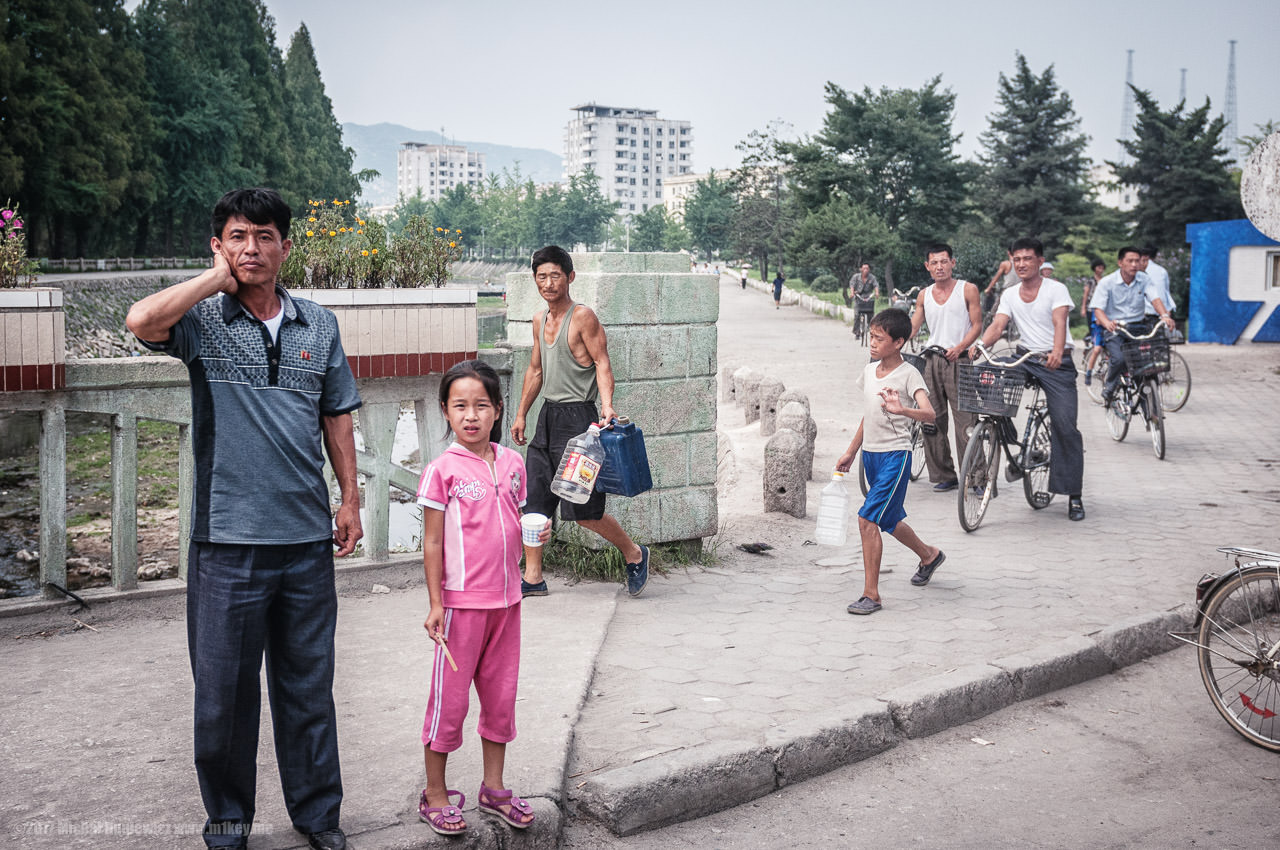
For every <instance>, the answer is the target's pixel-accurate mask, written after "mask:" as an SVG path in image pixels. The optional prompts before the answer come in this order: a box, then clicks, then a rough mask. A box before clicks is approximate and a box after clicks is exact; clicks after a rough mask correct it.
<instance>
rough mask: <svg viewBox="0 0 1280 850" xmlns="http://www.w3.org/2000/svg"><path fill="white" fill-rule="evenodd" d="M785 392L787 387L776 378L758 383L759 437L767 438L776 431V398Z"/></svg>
mask: <svg viewBox="0 0 1280 850" xmlns="http://www.w3.org/2000/svg"><path fill="white" fill-rule="evenodd" d="M786 391H787V387H786V385H785V384H783V383H782V381H779V380H778V379H777V378H768V377H766V378H765V379H764V380H762V381H761V382H760V389H759V391H758V392H759V395H760V435H761V436H762V437H769V436H772V435H773V432H774V431H776V430H778V425H777V417H778V398H779V397H780V396H781V395H782V394H783V393H784V392H786Z"/></svg>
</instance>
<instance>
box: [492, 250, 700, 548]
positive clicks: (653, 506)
mask: <svg viewBox="0 0 1280 850" xmlns="http://www.w3.org/2000/svg"><path fill="white" fill-rule="evenodd" d="M572 256H573V265H574V271H575V273H576V277H575V279H574V282H573V283H572V284H571V285H570V287H569V295H570V297H572V298H573V300H574V301H576V302H578V303H580V304H583V305H585V306H587V307H590V308H591V309H592V310H594V311H595V313H596V315H597V316H599V317H600V321H601V323H602V324H603V325H604V327H605V333H606V334H607V335H608V340H609V361H610V363H611V365H612V366H613V374H614V378H615V380H616V384H617V386H616V389H615V391H614V396H613V406H614V409H615V410H617V411H618V413H619V414H620V415H622V416H629V417H630V418H631V419H632V421H634V422H635V423H636V425H637V426H638V427H640V428H641V429H643V430H644V438H645V448H646V449H647V451H648V454H649V467H650V470H651V472H652V474H653V489H652V490H650V491H649V492H648V493H643V494H641V495H639V496H636V497H635V498H632V499H627V498H624V497H621V496H610V497H609V502H608V505H609V506H608V509H607V510H608V512H609V513H610V514H612V515H613V516H615V517H617V518H618V521H619V522H621V523H622V525H623V527H624V528H626V529H627V531H628V532H629V533H630V534H631V535H632V536H634V537H636V538H637V539H639V540H640V541H641V542H656V543H663V542H670V541H676V540H691V539H700V538H704V537H710V536H711V535H713V534H715V532H716V528H717V525H718V521H719V516H718V512H717V505H716V368H717V367H716V346H717V337H716V320H717V319H718V318H719V316H720V291H719V287H718V285H717V281H716V279H715V278H708V277H707V276H706V275H699V274H690V273H689V260H688V258H687V257H686V256H685V255H683V254H641V253H598V254H597V253H592V254H573V255H572ZM545 307H546V302H544V301H543V300H542V297H541V296H540V295H539V294H538V291H537V288H536V286H535V285H534V282H533V274H532V272H531V271H530V270H525V271H522V272H519V273H512V274H510V275H508V276H507V337H508V340H509V342H510V344H511V345H512V347H513V352H512V377H511V387H512V389H511V398H510V400H509V402H508V410H509V411H510V414H511V415H509V416H508V417H507V422H508V425H509V424H510V420H511V416H513V415H514V413H515V411H516V409H517V407H518V406H519V403H520V387H521V384H522V382H523V378H524V371H525V369H526V368H527V367H528V365H529V354H530V351H531V347H532V345H533V314H534V313H536V312H538V311H539V310H542V309H544V308H545ZM540 407H541V405H540V404H535V405H534V407H533V409H532V410H530V412H529V416H528V426H529V430H530V432H532V430H533V427H534V424H535V423H536V422H537V415H538V411H539V409H540ZM588 536H589V537H591V538H594V540H593V541H590V542H593V543H600V542H602V541H600V540H599V538H595V536H594V535H588Z"/></svg>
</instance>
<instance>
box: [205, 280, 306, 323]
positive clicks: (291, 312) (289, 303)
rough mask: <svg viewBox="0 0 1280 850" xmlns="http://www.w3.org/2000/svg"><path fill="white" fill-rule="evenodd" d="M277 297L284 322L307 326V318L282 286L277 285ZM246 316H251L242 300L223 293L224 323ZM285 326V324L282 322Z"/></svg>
mask: <svg viewBox="0 0 1280 850" xmlns="http://www.w3.org/2000/svg"><path fill="white" fill-rule="evenodd" d="M276 296H277V297H278V298H279V299H280V309H281V310H283V311H284V320H283V321H284V322H301V323H302V324H304V325H305V324H307V320H306V318H305V317H304V316H303V315H302V314H301V313H300V312H298V306H297V305H296V304H294V303H293V299H292V298H290V297H289V293H288V292H287V291H286V290H285V288H284V287H283V286H281V285H280V284H278V283H277V284H276ZM240 314H244V315H246V316H247V315H249V311H248V310H246V309H245V308H244V305H243V304H241V303H240V299H239V298H237V297H235V296H234V295H228V294H227V293H225V292H224V293H222V321H224V322H226V323H227V324H228V325H229V324H231V320H232V319H234V318H235V317H236V316H238V315H240ZM282 324H283V322H282Z"/></svg>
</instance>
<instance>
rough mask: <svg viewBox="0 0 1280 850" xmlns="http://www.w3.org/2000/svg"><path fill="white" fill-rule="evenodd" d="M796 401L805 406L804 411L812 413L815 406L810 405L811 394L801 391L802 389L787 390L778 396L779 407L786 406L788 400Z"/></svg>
mask: <svg viewBox="0 0 1280 850" xmlns="http://www.w3.org/2000/svg"><path fill="white" fill-rule="evenodd" d="M789 401H794V402H796V403H798V404H799V405H800V406H801V407H803V408H804V412H805V413H807V414H809V415H812V414H813V408H811V407H809V396H807V395H805V394H804V393H802V392H800V390H787V391H786V392H784V393H783V394H782V395H780V396H778V409H779V410H781V409H782V408H783V407H785V406H786V404H787V402H789Z"/></svg>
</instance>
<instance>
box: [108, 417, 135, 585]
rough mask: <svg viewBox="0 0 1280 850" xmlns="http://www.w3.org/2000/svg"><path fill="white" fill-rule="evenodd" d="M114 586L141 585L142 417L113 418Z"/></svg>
mask: <svg viewBox="0 0 1280 850" xmlns="http://www.w3.org/2000/svg"><path fill="white" fill-rule="evenodd" d="M111 584H112V586H114V587H115V588H116V590H133V589H134V588H135V587H137V586H138V417H136V416H134V415H132V414H130V413H117V414H116V415H114V416H112V417H111Z"/></svg>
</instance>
